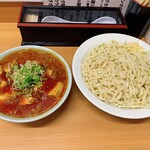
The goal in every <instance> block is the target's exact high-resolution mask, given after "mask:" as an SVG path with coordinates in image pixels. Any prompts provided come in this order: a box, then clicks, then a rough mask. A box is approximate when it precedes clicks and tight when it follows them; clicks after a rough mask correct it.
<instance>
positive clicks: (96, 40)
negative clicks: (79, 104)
mask: <svg viewBox="0 0 150 150" xmlns="http://www.w3.org/2000/svg"><path fill="white" fill-rule="evenodd" d="M111 40H116V41H118V42H120V43H124V42H125V41H127V42H131V41H133V42H137V43H139V44H140V45H141V46H143V47H144V49H145V50H150V45H149V44H147V43H145V42H143V41H141V40H139V39H137V38H135V37H131V36H128V35H123V34H111V33H108V34H101V35H97V36H94V37H92V38H90V39H88V40H87V41H85V42H84V43H83V44H81V45H80V47H79V48H78V49H77V51H76V53H75V55H74V58H73V63H72V69H73V76H74V79H75V82H76V84H77V86H78V87H79V89H80V91H81V92H82V93H83V95H84V96H85V97H86V98H87V99H88V100H89V101H90V102H91V103H92V104H94V105H95V106H96V107H98V108H99V109H101V110H103V111H105V112H107V113H109V114H111V115H114V116H118V117H121V118H128V119H140V118H147V117H150V109H120V108H117V107H113V106H110V105H108V104H106V103H104V102H102V101H101V100H99V99H98V98H97V97H95V96H94V95H93V94H92V93H91V92H90V90H89V89H88V88H87V87H86V85H85V83H84V81H83V78H82V74H81V62H82V60H83V58H84V56H85V55H86V53H87V52H88V51H89V50H90V49H91V48H93V47H94V46H97V45H99V44H101V43H105V42H108V41H111ZM89 113H90V112H89Z"/></svg>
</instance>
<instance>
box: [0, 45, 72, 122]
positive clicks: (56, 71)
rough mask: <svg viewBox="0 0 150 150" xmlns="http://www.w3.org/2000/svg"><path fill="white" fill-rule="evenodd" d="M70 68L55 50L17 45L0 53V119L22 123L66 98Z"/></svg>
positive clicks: (53, 108) (69, 85) (40, 116)
mask: <svg viewBox="0 0 150 150" xmlns="http://www.w3.org/2000/svg"><path fill="white" fill-rule="evenodd" d="M71 85H72V74H71V70H70V68H69V66H68V64H67V62H66V61H65V59H64V58H63V57H62V56H61V55H59V54H58V53H56V52H55V51H53V50H51V49H48V48H46V47H41V46H29V45H28V46H19V47H16V48H12V49H9V50H7V51H5V52H3V53H1V54H0V118H1V119H3V120H6V121H10V122H17V123H25V122H32V121H36V120H39V119H42V118H44V117H46V116H48V115H50V114H52V113H53V112H54V111H56V110H57V109H58V108H59V107H60V106H61V105H62V104H63V103H64V102H65V100H66V99H67V97H68V95H69V92H70V89H71Z"/></svg>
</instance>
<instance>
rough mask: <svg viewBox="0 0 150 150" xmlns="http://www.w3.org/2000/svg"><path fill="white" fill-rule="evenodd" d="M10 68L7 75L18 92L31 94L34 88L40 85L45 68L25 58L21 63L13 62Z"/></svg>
mask: <svg viewBox="0 0 150 150" xmlns="http://www.w3.org/2000/svg"><path fill="white" fill-rule="evenodd" d="M10 70H11V74H9V75H7V76H8V77H10V78H11V80H12V81H13V88H14V89H15V90H17V91H19V93H20V94H32V92H33V90H34V89H37V88H39V87H41V85H42V81H43V75H44V74H45V69H44V68H43V67H42V66H40V65H39V64H38V62H36V61H30V60H27V61H26V62H25V64H23V65H22V64H18V63H14V64H13V65H12V66H11V68H10Z"/></svg>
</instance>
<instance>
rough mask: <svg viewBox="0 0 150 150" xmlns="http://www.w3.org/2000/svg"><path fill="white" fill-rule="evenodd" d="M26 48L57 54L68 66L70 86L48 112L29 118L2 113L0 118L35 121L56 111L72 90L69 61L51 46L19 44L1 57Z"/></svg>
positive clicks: (18, 121)
mask: <svg viewBox="0 0 150 150" xmlns="http://www.w3.org/2000/svg"><path fill="white" fill-rule="evenodd" d="M25 48H33V49H38V50H41V51H46V52H49V53H51V54H53V55H55V56H56V57H58V58H59V59H60V60H61V61H62V62H63V64H64V65H65V67H66V70H67V74H68V86H67V89H66V91H65V94H64V95H63V97H62V99H61V100H60V101H59V102H58V103H57V104H56V105H54V106H53V107H52V108H51V109H49V110H47V111H46V112H44V113H42V114H40V115H37V116H34V117H28V118H16V117H11V116H8V115H5V114H2V113H0V119H3V120H6V121H10V122H16V123H27V122H33V121H37V120H39V119H42V118H44V117H46V116H48V115H50V114H52V113H53V112H54V111H56V110H57V109H58V108H59V107H60V106H61V105H62V104H63V103H64V102H65V100H66V99H67V97H68V95H69V92H70V90H71V86H72V74H71V70H70V67H69V65H68V63H67V62H66V60H65V59H64V58H63V57H62V56H61V55H59V54H58V53H56V52H55V51H53V50H51V49H49V48H46V47H42V46H33V45H27V46H19V47H15V48H12V49H9V50H7V51H5V52H3V53H1V54H0V59H1V58H3V57H4V56H6V55H8V54H10V53H12V52H14V51H18V50H19V51H21V50H23V49H25Z"/></svg>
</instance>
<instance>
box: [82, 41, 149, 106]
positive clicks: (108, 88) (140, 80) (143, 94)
mask: <svg viewBox="0 0 150 150" xmlns="http://www.w3.org/2000/svg"><path fill="white" fill-rule="evenodd" d="M81 71H82V75H83V78H84V81H85V83H86V85H87V87H88V88H89V89H90V91H91V92H92V93H93V94H94V95H96V96H97V97H98V98H99V99H100V100H102V101H103V102H106V103H109V104H111V105H113V106H116V107H121V108H150V55H149V51H145V50H144V49H143V47H141V46H140V45H139V44H138V43H136V42H130V43H127V42H125V43H123V44H121V43H118V42H117V41H110V42H108V43H103V44H101V45H99V46H97V47H95V48H92V49H91V50H90V51H89V52H88V53H87V55H86V56H85V58H84V60H83V62H82V65H81Z"/></svg>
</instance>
